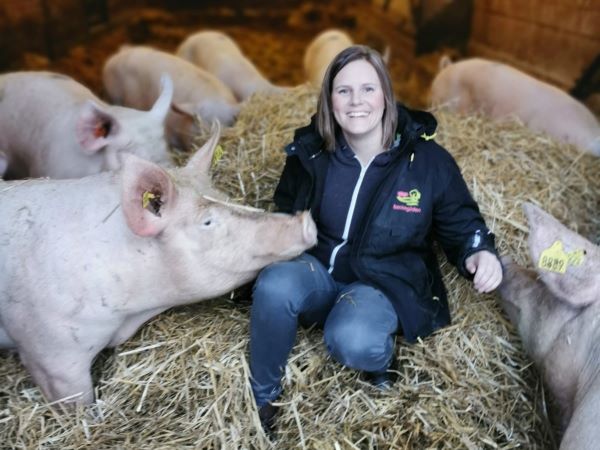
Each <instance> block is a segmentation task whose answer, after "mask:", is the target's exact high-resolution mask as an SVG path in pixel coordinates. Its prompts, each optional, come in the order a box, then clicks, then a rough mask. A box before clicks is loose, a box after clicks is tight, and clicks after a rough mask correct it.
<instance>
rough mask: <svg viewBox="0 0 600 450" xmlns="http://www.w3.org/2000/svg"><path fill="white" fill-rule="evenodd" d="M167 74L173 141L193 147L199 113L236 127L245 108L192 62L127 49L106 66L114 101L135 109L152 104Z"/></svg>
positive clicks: (105, 78) (169, 126)
mask: <svg viewBox="0 0 600 450" xmlns="http://www.w3.org/2000/svg"><path fill="white" fill-rule="evenodd" d="M162 73H167V74H168V75H169V76H170V77H171V78H172V79H173V85H174V93H173V105H172V110H171V112H170V114H169V116H168V117H167V135H168V136H169V141H170V142H171V144H173V145H175V146H178V147H184V148H191V146H192V138H193V136H194V135H195V134H197V132H198V130H197V129H196V127H195V123H194V116H195V115H199V116H200V117H201V118H202V119H204V120H207V121H212V120H218V121H220V122H221V123H222V124H223V125H231V124H232V123H233V122H234V120H235V117H236V116H237V114H238V113H239V110H240V106H239V104H238V103H237V100H236V98H235V97H234V95H233V93H232V92H231V90H230V89H229V88H228V87H227V86H226V85H225V84H223V83H222V82H221V81H220V80H219V79H218V78H217V77H215V76H214V75H212V74H211V73H209V72H207V71H205V70H202V69H200V68H199V67H196V66H195V65H193V64H192V63H190V62H189V61H186V60H184V59H183V58H179V57H178V56H175V55H172V54H170V53H167V52H163V51H160V50H156V49H153V48H150V47H143V46H135V47H128V46H125V47H122V48H121V50H119V52H118V53H116V54H115V55H113V56H111V57H110V58H109V59H108V61H107V62H106V64H105V65H104V71H103V74H102V77H103V81H104V88H105V89H106V92H107V94H108V96H109V97H110V99H111V100H112V101H113V102H115V103H118V104H122V105H126V106H129V107H132V108H147V107H148V105H149V104H150V103H151V102H152V98H154V96H155V95H156V92H157V91H158V89H159V80H160V77H161V74H162Z"/></svg>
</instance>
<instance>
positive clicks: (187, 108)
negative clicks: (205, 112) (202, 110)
mask: <svg viewBox="0 0 600 450" xmlns="http://www.w3.org/2000/svg"><path fill="white" fill-rule="evenodd" d="M195 107H196V106H195V105H194V104H193V103H175V102H173V103H171V111H173V112H176V113H177V114H181V115H182V116H185V117H187V118H188V119H191V120H194V115H195V114H197V112H196V110H195Z"/></svg>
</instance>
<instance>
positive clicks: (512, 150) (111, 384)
mask: <svg viewBox="0 0 600 450" xmlns="http://www.w3.org/2000/svg"><path fill="white" fill-rule="evenodd" d="M315 106H316V97H315V94H314V92H311V91H309V90H307V89H306V88H303V87H300V88H296V89H295V90H293V91H292V92H291V93H289V94H286V95H283V96H279V97H273V98H270V99H269V98H259V97H253V98H252V99H250V100H249V102H248V103H247V104H246V105H245V108H244V110H243V111H242V113H241V115H240V117H239V120H238V122H237V124H236V126H235V127H233V128H230V129H226V130H224V132H223V136H222V139H221V141H220V143H221V145H222V146H223V148H224V151H225V152H224V156H223V157H222V159H221V160H220V161H219V162H218V163H217V164H216V167H215V177H216V184H217V185H218V186H219V187H220V188H221V189H223V190H225V191H226V192H228V194H229V195H230V196H231V197H232V198H233V199H234V200H236V201H241V202H245V203H246V204H249V205H252V206H255V207H263V208H268V207H269V203H270V199H271V195H272V191H273V188H274V184H275V182H276V180H277V178H278V176H279V173H280V171H281V168H282V164H283V161H284V155H283V152H282V147H283V145H284V144H285V143H287V142H289V140H290V139H291V137H292V134H293V130H294V129H295V128H297V127H299V126H302V125H304V124H306V123H307V122H308V118H309V116H310V114H312V112H313V111H314V110H315ZM437 117H438V119H439V122H440V127H439V132H438V141H439V142H440V143H442V144H443V145H445V146H446V147H447V148H448V149H449V150H450V151H451V152H452V153H453V154H454V155H455V157H456V159H457V161H458V163H459V165H460V166H461V167H462V169H463V174H464V176H465V179H466V180H467V182H468V184H469V186H470V188H471V189H472V192H473V194H474V196H475V197H476V198H477V200H478V201H479V204H480V205H481V208H482V212H483V214H484V215H485V217H486V219H487V221H488V225H489V226H490V227H491V228H492V229H493V230H494V232H495V233H496V234H497V240H498V244H499V247H500V249H501V251H502V252H503V253H511V254H513V255H514V256H515V257H516V259H517V260H518V261H520V262H528V258H527V255H526V246H525V241H524V239H525V238H526V231H527V227H526V222H525V219H524V217H523V214H522V212H521V209H520V203H521V202H522V201H525V200H530V201H534V202H536V203H537V204H539V205H541V206H542V207H544V208H545V209H547V210H549V211H550V212H551V213H553V214H555V215H556V216H557V217H558V218H559V219H560V220H563V221H564V222H565V223H566V224H567V225H569V226H571V227H573V228H576V226H577V227H578V229H579V231H580V232H582V233H583V234H584V235H586V236H588V237H592V238H594V237H596V238H597V236H598V231H599V230H600V226H599V225H600V224H599V222H598V218H599V216H598V214H597V211H598V206H599V205H598V202H599V199H600V181H599V177H598V176H597V174H598V173H600V159H597V158H596V159H594V158H592V157H590V156H587V155H582V154H580V153H578V152H577V151H576V150H575V149H573V148H572V147H569V146H565V145H559V144H557V143H555V142H552V141H550V140H549V139H547V138H545V137H540V136H535V135H533V134H531V133H529V132H528V131H527V130H525V129H524V128H523V127H521V126H520V125H519V124H516V123H512V124H505V125H494V124H491V123H489V122H487V121H485V120H483V119H481V118H477V117H467V118H458V117H455V116H453V115H451V114H448V113H445V112H443V111H439V112H438V113H437ZM207 136H208V130H207V131H205V132H204V134H203V135H202V136H200V137H199V142H203V141H204V140H205V138H206V137H207ZM183 159H185V158H183ZM444 273H445V282H446V285H447V287H448V290H449V297H450V304H451V308H452V313H453V318H454V324H453V325H452V326H450V327H448V328H446V329H444V330H442V331H440V332H438V333H436V334H435V335H434V336H432V337H430V338H427V339H426V340H425V341H424V342H420V343H418V344H416V345H412V346H407V345H405V344H404V343H402V342H401V341H400V342H399V343H398V345H397V352H398V356H399V359H400V362H401V369H400V371H401V374H402V376H401V379H400V381H399V382H397V383H396V384H395V385H394V387H393V389H392V390H391V391H389V392H379V391H377V390H375V389H373V388H372V387H371V386H370V385H369V384H366V383H364V382H362V381H360V380H359V378H358V374H357V372H355V371H352V370H349V369H345V368H343V367H341V366H340V365H339V364H337V363H336V362H334V361H332V360H331V359H330V358H328V356H327V354H326V352H325V349H324V347H323V344H322V333H321V332H320V331H306V330H302V331H301V332H300V333H299V336H298V342H297V345H296V347H295V349H294V352H293V354H292V356H291V358H290V362H289V366H288V370H287V373H286V377H285V391H284V395H283V397H282V398H281V405H282V409H281V416H280V418H279V422H278V432H277V439H276V441H274V442H273V443H269V441H268V440H267V439H266V437H265V436H264V435H263V433H262V432H261V431H260V427H259V424H258V418H257V416H256V411H255V408H254V403H253V399H252V394H251V391H250V388H249V383H248V372H249V371H248V365H247V360H246V355H247V344H248V320H249V311H248V309H249V308H248V304H247V303H246V302H241V303H240V302H234V301H231V299H230V298H221V299H215V300H212V301H208V302H202V303H199V304H197V305H193V306H189V307H183V308H176V309H174V310H171V311H169V312H167V313H164V314H162V315H160V316H159V317H157V318H155V319H154V320H152V321H151V322H150V323H149V324H147V325H146V326H144V327H143V328H142V329H141V330H140V331H139V332H138V333H137V334H136V335H135V336H134V337H133V338H132V339H131V340H129V341H128V342H127V343H125V344H124V345H122V346H120V347H119V348H117V349H114V350H105V351H104V352H103V353H102V354H101V356H100V357H99V359H98V360H97V361H96V363H95V364H94V376H95V386H96V387H97V396H98V397H99V400H98V402H97V403H96V404H95V405H93V406H90V407H88V408H80V409H79V410H77V411H76V412H75V413H71V414H69V415H60V414H58V413H57V412H55V411H53V410H52V409H51V408H49V407H48V406H47V405H46V404H45V403H44V402H43V399H42V398H41V396H40V393H39V390H38V389H37V388H36V387H35V386H34V385H33V384H32V382H31V380H30V378H29V377H28V375H27V373H26V372H25V370H24V369H23V368H22V366H21V365H20V363H19V361H18V358H17V357H16V356H14V355H12V354H7V353H2V354H1V355H0V446H2V448H57V449H58V448H60V449H63V450H68V449H94V450H97V449H114V448H119V449H141V448H144V449H147V448H153V449H167V448H178V449H181V448H224V449H238V448H244V449H254V448H271V447H272V448H278V449H288V448H318V449H321V448H322V449H352V448H360V449H366V448H395V449H404V448H406V449H426V448H431V449H437V448H448V449H457V448H466V449H479V448H504V449H507V448H516V447H519V448H527V449H549V448H554V447H555V443H554V441H553V435H552V430H551V428H550V426H549V424H548V420H547V418H546V417H545V412H544V406H545V402H546V398H545V393H544V391H543V389H542V387H541V385H540V382H539V378H538V375H537V373H536V372H535V371H534V370H533V369H532V367H531V366H530V365H529V360H528V359H527V358H526V357H525V355H524V353H523V351H522V349H521V346H520V343H519V340H518V338H517V337H516V336H515V335H514V332H513V330H512V328H511V327H510V325H509V324H508V322H507V320H506V319H505V318H504V317H503V316H502V315H501V314H500V312H499V309H498V308H497V306H496V303H495V296H494V295H485V296H481V295H477V294H476V293H475V292H474V291H473V290H472V289H471V287H470V286H469V285H468V283H467V282H465V281H464V280H462V279H460V278H459V277H458V275H457V274H456V271H455V270H453V269H452V268H451V267H449V266H448V264H445V265H444ZM239 292H241V294H239V295H240V296H241V297H242V300H247V295H248V293H247V291H243V290H242V291H239Z"/></svg>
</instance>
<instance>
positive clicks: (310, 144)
mask: <svg viewBox="0 0 600 450" xmlns="http://www.w3.org/2000/svg"><path fill="white" fill-rule="evenodd" d="M397 108H398V126H397V128H396V136H397V137H396V141H398V140H399V141H400V142H399V143H398V144H399V148H400V150H402V149H405V148H407V146H409V145H410V144H411V143H415V142H417V141H418V140H419V139H423V140H429V139H432V138H433V136H434V135H435V130H436V128H437V121H436V120H435V117H433V115H432V114H431V113H428V112H426V111H420V110H413V109H409V108H407V107H405V106H403V105H402V104H400V103H397ZM324 148H325V141H324V140H323V138H322V137H321V135H320V134H319V132H318V131H317V126H316V114H315V115H313V116H312V117H311V119H310V123H309V124H308V125H306V126H304V127H302V128H298V129H297V130H296V131H295V133H294V140H293V141H292V142H291V143H290V144H288V145H287V146H286V147H285V152H286V153H287V155H288V156H290V155H294V154H296V155H298V157H299V158H300V159H301V160H311V159H315V158H317V157H319V156H321V155H322V154H323V152H325V149H324Z"/></svg>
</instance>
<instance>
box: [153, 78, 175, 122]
mask: <svg viewBox="0 0 600 450" xmlns="http://www.w3.org/2000/svg"><path fill="white" fill-rule="evenodd" d="M172 100H173V80H171V77H170V76H169V75H167V74H166V73H163V74H162V75H161V77H160V95H159V96H158V98H157V99H156V102H155V103H154V105H153V106H152V109H151V110H150V114H152V115H153V116H154V117H155V118H156V119H157V120H158V121H160V122H164V120H165V117H167V114H168V113H169V109H170V107H171V101H172Z"/></svg>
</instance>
